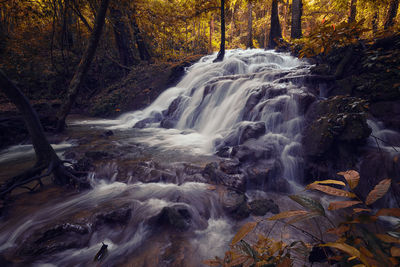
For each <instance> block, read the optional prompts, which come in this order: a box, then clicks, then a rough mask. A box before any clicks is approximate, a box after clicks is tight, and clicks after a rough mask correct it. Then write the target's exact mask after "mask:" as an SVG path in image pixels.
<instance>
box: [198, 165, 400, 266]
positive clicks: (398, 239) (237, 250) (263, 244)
mask: <svg viewBox="0 0 400 267" xmlns="http://www.w3.org/2000/svg"><path fill="white" fill-rule="evenodd" d="M338 174H339V175H341V176H343V178H344V179H343V180H333V179H331V180H322V181H315V182H313V183H312V184H309V185H308V186H307V187H306V189H308V190H315V191H319V192H322V193H324V194H327V195H330V196H334V197H339V198H345V199H349V200H338V201H336V200H335V201H330V203H329V205H328V211H326V209H325V208H324V207H323V205H322V204H321V203H320V202H319V201H318V200H316V199H314V198H311V197H309V196H307V195H303V194H302V195H292V196H290V198H291V199H292V200H293V201H295V202H297V203H298V204H300V205H301V206H302V207H303V208H304V209H302V210H290V211H283V212H281V213H279V214H277V215H274V216H272V217H269V218H265V219H262V220H259V221H256V222H248V223H246V224H244V225H243V226H242V227H241V228H240V229H239V231H238V232H237V233H236V235H235V236H234V237H233V239H232V242H231V244H230V248H231V249H230V250H229V251H228V252H226V254H225V258H224V259H221V258H218V257H217V258H215V259H212V260H207V261H204V263H205V264H206V265H208V266H266V265H268V264H271V266H291V265H292V264H293V259H294V258H293V252H296V253H299V251H301V252H302V253H303V254H305V255H309V253H310V252H311V250H312V249H313V248H315V247H320V248H322V249H325V248H327V247H329V248H331V249H333V254H332V250H330V251H326V252H325V253H326V257H327V260H328V262H333V261H334V262H341V263H343V264H345V265H346V266H357V267H361V266H367V267H369V266H398V265H399V263H400V261H399V260H400V259H399V257H400V247H399V244H400V223H399V222H400V209H399V208H381V209H378V210H373V208H372V207H371V205H373V204H374V203H375V202H376V201H378V200H379V199H381V198H383V197H384V196H385V195H386V194H387V192H388V190H389V189H390V186H391V183H392V180H391V179H383V180H382V181H380V182H379V183H378V184H377V185H375V186H374V188H373V189H372V190H371V191H370V192H369V194H368V195H367V197H366V198H365V200H362V199H361V198H360V197H359V196H358V195H357V194H356V193H355V192H354V191H353V190H354V189H356V188H357V186H358V184H359V181H360V175H359V173H358V172H357V171H354V170H349V171H345V172H339V173H338ZM337 187H340V188H337ZM338 210H340V212H338ZM329 211H330V212H329ZM332 212H334V213H332ZM383 216H390V217H394V218H396V220H397V225H394V226H392V227H388V226H383V225H382V224H381V223H380V222H379V218H383ZM332 218H334V219H336V220H335V221H337V222H336V223H334V222H333V221H332ZM338 218H341V219H339V220H337V219H338ZM310 219H317V220H323V219H325V220H327V221H328V222H329V224H330V225H331V228H327V229H321V230H323V231H324V232H325V234H326V235H328V237H329V239H330V240H335V241H331V242H322V240H321V239H319V240H320V242H316V243H315V244H309V243H306V242H304V241H302V240H298V241H296V242H292V243H291V244H286V243H284V242H283V241H279V240H278V241H276V240H274V239H272V238H270V237H268V236H263V235H260V236H259V237H258V241H257V242H256V243H255V244H249V243H248V242H247V241H246V236H248V235H249V234H251V233H252V232H253V231H254V229H255V228H256V227H257V226H258V225H259V224H260V223H261V222H262V221H266V220H268V221H278V220H285V221H286V224H288V225H293V226H294V225H295V224H296V223H298V222H300V221H307V220H310ZM308 234H309V233H308ZM335 237H336V238H335ZM315 240H318V238H317V237H315Z"/></svg>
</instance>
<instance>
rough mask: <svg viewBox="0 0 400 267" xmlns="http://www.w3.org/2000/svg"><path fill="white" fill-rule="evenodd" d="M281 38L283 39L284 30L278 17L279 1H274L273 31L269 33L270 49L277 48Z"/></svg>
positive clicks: (272, 11)
mask: <svg viewBox="0 0 400 267" xmlns="http://www.w3.org/2000/svg"><path fill="white" fill-rule="evenodd" d="M280 38H282V30H281V25H280V23H279V16H278V0H272V8H271V29H270V31H269V40H268V48H269V49H273V48H275V47H276V46H277V45H278V43H277V42H276V41H277V40H278V39H280Z"/></svg>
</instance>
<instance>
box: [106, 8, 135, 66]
mask: <svg viewBox="0 0 400 267" xmlns="http://www.w3.org/2000/svg"><path fill="white" fill-rule="evenodd" d="M110 19H111V22H112V24H113V25H112V26H113V30H114V36H115V43H116V45H117V48H118V53H119V58H120V62H121V64H122V65H124V66H128V67H129V66H131V65H132V64H133V63H134V61H135V60H134V56H133V53H132V50H131V48H130V45H129V43H130V40H131V35H130V32H129V30H128V28H127V26H126V25H125V22H124V18H123V15H122V12H121V11H120V10H118V9H115V8H110Z"/></svg>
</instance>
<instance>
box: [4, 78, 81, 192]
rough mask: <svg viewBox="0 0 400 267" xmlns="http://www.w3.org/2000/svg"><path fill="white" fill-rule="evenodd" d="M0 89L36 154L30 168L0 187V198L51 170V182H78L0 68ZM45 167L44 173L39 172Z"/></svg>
mask: <svg viewBox="0 0 400 267" xmlns="http://www.w3.org/2000/svg"><path fill="white" fill-rule="evenodd" d="M0 89H1V91H3V93H4V94H5V95H6V96H7V97H8V98H9V99H10V101H11V102H13V103H14V104H15V106H16V107H17V108H18V110H19V111H20V112H21V114H22V118H23V120H24V122H25V125H26V127H27V129H28V132H29V135H30V137H31V140H32V144H33V148H34V150H35V154H36V163H35V165H34V166H33V167H32V168H30V169H28V170H26V171H24V172H22V173H21V174H19V175H17V176H15V177H13V178H11V179H9V180H7V181H6V182H5V183H3V184H2V185H1V186H0V197H1V198H3V197H4V196H6V195H7V194H9V193H11V191H12V190H14V189H15V188H17V187H25V188H27V187H26V186H25V185H26V184H29V183H31V182H33V181H38V184H37V185H42V182H41V178H43V177H45V176H49V175H50V174H51V173H53V174H54V180H53V181H54V183H55V184H59V185H65V184H68V183H70V182H71V179H72V180H74V181H75V182H82V181H83V180H82V181H80V180H79V178H77V177H76V176H75V175H74V173H73V170H72V169H68V168H67V167H65V166H64V165H63V162H62V161H61V160H60V159H59V157H58V156H57V154H56V152H55V151H54V149H53V148H52V146H51V145H50V143H49V142H48V141H47V138H46V135H45V134H44V131H43V127H42V124H41V123H40V120H39V116H38V115H37V113H36V111H35V110H34V109H33V108H32V106H31V104H30V103H29V101H28V99H27V98H26V97H25V95H24V94H23V93H22V92H21V90H19V88H18V87H16V86H15V85H14V84H13V83H12V82H11V81H10V80H9V79H8V78H7V76H6V75H5V74H4V73H3V72H2V71H1V70H0ZM46 169H47V172H46V173H45V174H42V172H43V171H44V170H46ZM37 185H36V186H35V187H34V188H33V189H31V188H28V189H30V190H34V189H35V188H36V187H37Z"/></svg>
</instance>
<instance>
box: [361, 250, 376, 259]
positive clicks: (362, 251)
mask: <svg viewBox="0 0 400 267" xmlns="http://www.w3.org/2000/svg"><path fill="white" fill-rule="evenodd" d="M360 252H361V253H362V254H364V255H365V256H367V257H369V258H373V257H374V254H372V252H371V251H369V250H368V249H367V248H365V247H360Z"/></svg>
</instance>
